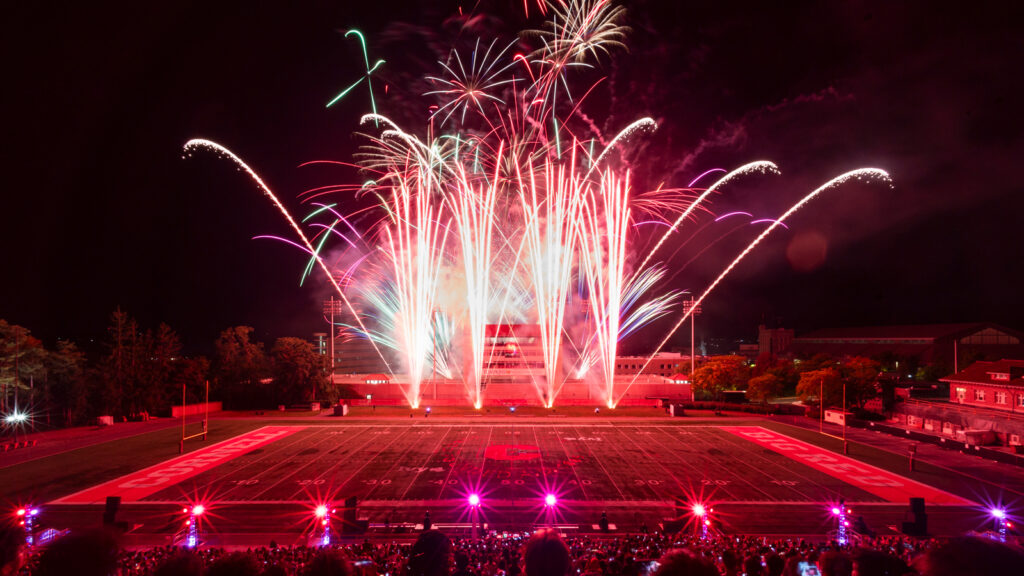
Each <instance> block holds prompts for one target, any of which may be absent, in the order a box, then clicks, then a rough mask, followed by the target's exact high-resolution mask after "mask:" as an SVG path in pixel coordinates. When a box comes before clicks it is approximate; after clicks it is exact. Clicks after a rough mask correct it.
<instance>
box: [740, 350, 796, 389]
mask: <svg viewBox="0 0 1024 576" xmlns="http://www.w3.org/2000/svg"><path fill="white" fill-rule="evenodd" d="M752 374H753V375H754V376H761V375H762V374H771V375H772V376H775V377H776V378H777V379H778V380H779V381H780V383H781V386H782V390H780V391H779V395H782V394H783V393H784V392H785V391H786V390H793V389H795V388H796V383H797V382H799V381H800V372H799V371H798V370H797V368H796V365H795V364H794V363H793V361H792V360H790V359H787V358H779V357H778V356H775V355H771V354H762V355H761V356H758V358H757V362H756V363H755V365H754V369H753V370H752Z"/></svg>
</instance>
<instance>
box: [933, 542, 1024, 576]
mask: <svg viewBox="0 0 1024 576" xmlns="http://www.w3.org/2000/svg"><path fill="white" fill-rule="evenodd" d="M914 568H915V569H917V571H918V572H919V573H920V574H921V576H1002V575H1008V574H1020V573H1022V572H1024V551H1022V550H1021V549H1020V548H1019V547H1017V546H1012V545H1008V544H1002V543H999V542H996V541H995V540H989V539H988V538H977V537H964V538H953V539H951V540H949V541H948V542H946V543H945V544H942V545H940V546H938V547H937V548H933V549H931V550H929V551H928V552H926V553H925V554H923V555H921V556H920V557H918V558H917V559H916V560H915V561H914Z"/></svg>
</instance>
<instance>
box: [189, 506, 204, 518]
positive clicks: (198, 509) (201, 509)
mask: <svg viewBox="0 0 1024 576" xmlns="http://www.w3.org/2000/svg"><path fill="white" fill-rule="evenodd" d="M203 512H206V507H205V506H203V505H202V504H196V505H195V506H193V507H192V515H193V516H201V515H202V513H203Z"/></svg>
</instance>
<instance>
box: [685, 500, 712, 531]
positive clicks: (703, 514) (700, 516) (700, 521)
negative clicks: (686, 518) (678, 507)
mask: <svg viewBox="0 0 1024 576" xmlns="http://www.w3.org/2000/svg"><path fill="white" fill-rule="evenodd" d="M690 511H691V512H693V517H694V518H695V519H696V521H697V530H698V531H699V532H700V539H701V540H707V538H708V532H710V531H711V518H710V517H709V515H710V514H711V512H713V511H714V509H712V508H708V507H706V506H704V505H703V504H701V503H700V502H698V503H696V504H694V505H693V506H692V507H691V508H690Z"/></svg>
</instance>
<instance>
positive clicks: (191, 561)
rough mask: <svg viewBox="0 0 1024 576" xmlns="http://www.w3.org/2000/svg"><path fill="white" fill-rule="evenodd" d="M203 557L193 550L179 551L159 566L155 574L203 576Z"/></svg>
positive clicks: (165, 575) (158, 575) (163, 575)
mask: <svg viewBox="0 0 1024 576" xmlns="http://www.w3.org/2000/svg"><path fill="white" fill-rule="evenodd" d="M202 573H203V559H202V558H200V557H199V556H196V555H195V554H193V553H192V552H185V551H182V552H179V553H177V554H175V555H173V556H170V557H169V558H167V559H166V560H164V561H163V562H161V563H160V565H159V566H157V568H156V570H154V571H153V576H201V575H202Z"/></svg>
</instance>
